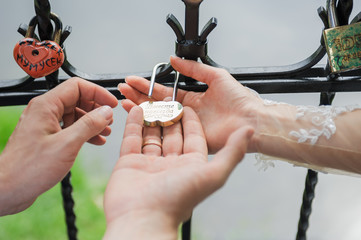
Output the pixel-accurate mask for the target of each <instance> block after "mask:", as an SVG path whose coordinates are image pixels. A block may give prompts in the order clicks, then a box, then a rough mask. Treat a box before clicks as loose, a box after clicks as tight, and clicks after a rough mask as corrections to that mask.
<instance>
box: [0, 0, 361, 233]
mask: <svg viewBox="0 0 361 240" xmlns="http://www.w3.org/2000/svg"><path fill="white" fill-rule="evenodd" d="M202 1H203V0H183V2H184V4H185V29H183V28H182V25H181V24H180V23H179V22H178V20H177V19H176V17H175V16H173V15H172V14H170V15H168V16H167V20H166V22H167V23H168V25H169V26H170V27H171V28H172V29H173V31H174V33H175V36H176V46H175V54H176V55H177V56H179V57H183V58H186V59H191V60H198V59H199V60H201V61H202V62H203V63H205V64H209V65H212V66H216V67H221V68H225V69H227V70H228V71H229V72H230V73H231V75H232V76H233V77H234V78H235V79H237V80H238V81H239V82H240V83H241V84H243V85H245V86H247V87H249V88H252V89H254V90H256V91H257V92H259V93H306V92H318V93H321V101H320V104H322V105H329V104H331V103H332V100H333V97H334V96H335V93H336V92H353V91H361V70H352V71H348V72H345V73H337V74H335V73H332V72H331V70H330V67H329V64H328V63H327V64H320V61H321V59H323V58H324V56H325V55H326V48H325V43H324V41H323V39H322V38H321V40H320V46H319V47H318V48H317V49H316V50H315V51H314V53H313V54H311V56H309V57H308V58H306V59H305V60H303V61H300V62H298V63H296V64H292V65H286V66H279V67H254V68H252V67H247V68H246V67H239V68H229V67H226V66H221V65H219V64H218V63H216V62H215V61H214V60H212V58H211V57H210V56H209V54H208V49H207V45H208V40H207V37H208V35H209V34H210V33H211V31H212V30H213V29H214V28H215V27H216V26H217V19H215V18H211V19H210V20H209V22H208V23H207V24H206V25H205V27H204V28H203V30H202V31H201V33H200V34H199V8H200V4H201V3H202ZM336 2H337V6H336ZM332 3H333V4H335V5H334V7H333V9H331V10H333V11H335V12H336V13H337V18H338V21H339V24H340V25H347V24H349V23H355V22H359V21H361V13H359V14H357V15H356V16H355V17H353V19H352V20H351V21H349V19H350V15H351V10H352V6H353V1H352V0H338V1H335V0H328V1H327V6H331V5H332ZM34 5H35V12H36V17H37V20H38V34H35V35H34V38H37V39H40V40H46V39H51V36H52V34H53V32H54V29H53V25H52V21H53V18H52V17H51V7H50V3H49V0H34ZM318 14H319V17H320V19H321V21H322V22H323V24H324V27H325V29H327V28H329V21H328V17H329V15H330V9H329V8H328V9H325V8H323V7H320V8H319V9H318ZM55 16H56V15H55ZM59 20H60V19H59ZM61 28H62V27H61ZM27 29H28V26H27V25H26V24H21V25H20V27H19V29H18V32H19V33H20V34H22V35H25V33H26V32H27ZM71 30H72V29H71V27H70V26H66V27H65V28H64V29H62V35H61V39H60V44H63V43H64V41H65V40H66V39H67V37H68V36H69V34H70V33H71ZM61 68H62V69H63V71H64V72H65V73H66V74H68V75H69V76H70V77H73V76H77V77H81V78H84V79H86V80H88V81H91V82H94V83H96V84H98V85H100V86H103V87H104V88H106V89H107V90H109V91H110V92H111V93H113V94H114V95H115V96H116V97H117V98H118V99H123V98H124V96H122V95H121V94H120V93H119V91H117V88H116V86H117V85H118V84H119V83H124V80H125V77H126V76H127V75H129V74H130V73H126V74H121V73H120V74H88V73H85V72H82V71H80V70H79V69H77V68H76V67H75V66H73V65H72V64H71V63H70V60H69V59H68V58H67V55H66V52H65V62H64V64H63V65H62V67H61ZM172 70H173V69H172V67H171V65H170V64H168V65H167V66H165V67H164V68H162V69H161V70H160V72H159V73H158V79H159V80H158V82H160V83H162V84H164V85H166V86H170V87H172V86H173V84H174V82H173V81H174V76H173V75H172V73H171V72H172ZM133 75H138V76H142V77H145V78H147V79H150V76H151V71H149V72H136V73H133ZM67 79H68V77H59V73H58V71H56V72H54V73H52V74H50V75H48V76H45V77H43V78H39V79H34V78H32V77H30V76H25V77H23V78H20V79H6V80H2V81H0V106H11V105H25V104H27V103H28V102H29V101H30V99H32V98H33V97H35V96H38V95H40V94H43V93H44V92H46V91H48V90H49V89H51V88H53V87H55V86H56V85H58V84H60V83H61V82H63V81H66V80H67ZM179 88H181V89H184V90H189V91H197V92H202V91H205V90H206V89H207V86H206V85H205V84H203V83H200V82H196V81H194V80H192V79H189V78H186V77H184V76H180V79H179ZM316 184H317V173H316V172H314V171H312V170H309V171H308V174H307V177H306V184H305V191H304V196H303V203H302V206H301V213H300V220H299V226H298V233H297V236H296V239H298V240H301V239H306V231H307V228H308V219H309V216H310V213H311V207H312V200H313V198H314V191H315V187H316ZM71 192H72V187H71V184H70V173H69V175H68V176H67V177H66V178H65V179H64V180H63V181H62V194H63V199H64V209H65V212H66V222H67V226H68V236H69V239H76V238H77V229H76V226H75V214H74V211H73V205H74V201H73V199H72V196H71ZM190 225H191V224H190V221H189V222H187V223H186V224H184V225H183V239H190Z"/></svg>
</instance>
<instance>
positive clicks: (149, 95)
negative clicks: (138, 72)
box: [148, 62, 179, 101]
mask: <svg viewBox="0 0 361 240" xmlns="http://www.w3.org/2000/svg"><path fill="white" fill-rule="evenodd" d="M167 65H168V63H164V62H163V63H158V64H157V65H155V66H154V68H153V72H152V76H151V77H150V86H149V93H148V97H149V98H152V95H153V89H154V84H155V76H156V75H157V70H158V68H160V67H164V66H167ZM178 80H179V72H178V71H175V75H174V87H173V96H172V101H175V100H176V98H177V92H178Z"/></svg>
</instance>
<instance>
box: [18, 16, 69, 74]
mask: <svg viewBox="0 0 361 240" xmlns="http://www.w3.org/2000/svg"><path fill="white" fill-rule="evenodd" d="M51 16H52V19H53V18H56V19H57V20H58V21H54V22H55V27H56V29H55V34H54V39H53V41H50V40H46V41H42V42H39V41H38V40H36V39H35V38H33V36H34V31H35V27H36V25H37V24H38V21H37V17H36V16H35V17H34V18H33V19H31V21H30V23H29V27H28V30H27V32H26V35H25V38H24V39H22V40H21V41H19V42H18V43H17V44H16V45H15V47H14V52H13V54H14V59H15V61H16V63H17V64H18V65H19V66H20V67H21V68H22V69H23V70H24V71H25V72H26V73H27V74H29V75H30V76H31V77H33V78H40V77H44V76H47V75H49V74H51V73H53V72H55V71H56V70H58V69H59V68H60V67H61V66H62V65H63V63H64V58H65V56H64V51H63V49H62V48H61V47H60V45H59V42H60V37H61V33H62V26H61V22H60V21H59V19H58V18H57V17H56V16H55V14H52V15H51ZM56 19H55V20H56Z"/></svg>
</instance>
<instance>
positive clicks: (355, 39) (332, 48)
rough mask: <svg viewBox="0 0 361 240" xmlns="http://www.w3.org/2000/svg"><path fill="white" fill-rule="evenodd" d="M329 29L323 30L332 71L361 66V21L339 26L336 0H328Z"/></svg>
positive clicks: (336, 71) (342, 70)
mask: <svg viewBox="0 0 361 240" xmlns="http://www.w3.org/2000/svg"><path fill="white" fill-rule="evenodd" d="M327 7H328V9H327V12H328V22H329V27H330V28H329V29H326V30H324V31H323V38H324V41H325V46H326V49H327V54H328V58H329V63H330V68H331V71H332V72H334V73H339V72H346V71H350V70H353V69H358V68H361V23H360V22H359V23H354V24H350V25H345V26H339V24H338V19H337V12H336V1H335V0H331V1H328V6H327Z"/></svg>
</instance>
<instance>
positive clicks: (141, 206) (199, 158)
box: [104, 107, 253, 222]
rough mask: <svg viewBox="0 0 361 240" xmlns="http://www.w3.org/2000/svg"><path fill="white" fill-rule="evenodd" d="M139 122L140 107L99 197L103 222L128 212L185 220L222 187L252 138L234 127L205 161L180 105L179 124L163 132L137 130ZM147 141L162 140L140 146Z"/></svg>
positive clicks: (189, 115)
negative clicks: (229, 134) (217, 150)
mask: <svg viewBox="0 0 361 240" xmlns="http://www.w3.org/2000/svg"><path fill="white" fill-rule="evenodd" d="M142 121H143V115H142V110H141V108H139V107H134V108H132V110H131V111H130V113H129V116H128V119H127V123H126V127H125V132H124V138H123V142H122V147H121V151H120V158H119V160H118V162H117V164H116V166H115V168H114V171H113V173H112V176H111V178H110V181H109V184H108V186H107V190H106V193H105V200H104V201H105V213H106V217H107V221H108V222H111V221H113V220H114V219H117V218H119V217H121V216H124V215H126V214H128V213H130V212H134V211H136V212H139V211H146V212H159V213H162V214H163V215H167V216H170V218H172V219H176V221H177V222H182V221H184V220H186V219H187V218H188V217H189V216H190V214H191V212H192V210H193V208H194V207H195V206H196V205H197V204H198V203H199V202H200V201H202V200H203V199H205V198H206V197H207V196H208V195H210V194H211V193H212V192H214V191H216V190H217V189H218V188H220V187H221V186H222V185H223V184H224V182H225V181H226V179H227V177H228V176H229V174H230V173H231V171H232V170H233V169H234V167H235V166H236V165H237V164H238V163H239V162H240V160H241V159H242V158H243V156H244V153H245V151H246V148H247V143H248V141H249V138H250V137H251V135H252V134H253V130H252V129H251V128H243V129H240V130H239V131H237V132H235V133H234V134H233V135H232V137H231V139H229V141H228V143H227V144H226V147H225V148H223V149H222V150H221V151H219V152H218V153H217V155H216V156H215V158H214V159H213V160H212V161H208V157H207V155H208V152H207V144H206V140H205V137H204V133H203V130H202V126H201V124H200V121H199V119H198V116H197V115H196V113H195V112H194V111H193V110H192V109H190V108H188V107H185V108H184V116H183V119H182V121H181V122H179V123H176V124H175V125H173V126H170V127H166V128H163V129H161V128H158V127H156V128H145V129H144V130H143V122H142ZM143 131H144V132H143ZM147 141H152V142H156V141H159V142H161V141H163V142H162V145H161V146H160V145H157V144H149V145H143V142H147Z"/></svg>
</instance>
